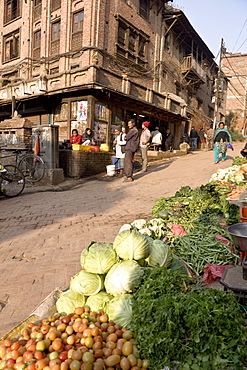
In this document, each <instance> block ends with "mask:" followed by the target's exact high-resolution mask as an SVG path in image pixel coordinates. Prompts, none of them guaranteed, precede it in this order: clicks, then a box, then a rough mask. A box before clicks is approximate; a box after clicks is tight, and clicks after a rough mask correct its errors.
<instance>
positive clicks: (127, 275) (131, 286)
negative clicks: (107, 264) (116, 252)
mask: <svg viewBox="0 0 247 370" xmlns="http://www.w3.org/2000/svg"><path fill="white" fill-rule="evenodd" d="M143 274H144V271H143V269H142V267H141V266H140V265H139V264H138V263H137V262H136V261H133V260H130V261H121V262H118V263H116V264H115V265H113V266H112V268H111V269H110V271H108V273H107V275H106V277H105V289H106V291H107V293H109V294H112V295H114V296H116V295H119V294H123V293H130V292H133V291H134V290H135V289H136V288H138V287H139V285H140V283H141V280H142V276H143Z"/></svg>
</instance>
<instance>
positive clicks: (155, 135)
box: [151, 126, 162, 150]
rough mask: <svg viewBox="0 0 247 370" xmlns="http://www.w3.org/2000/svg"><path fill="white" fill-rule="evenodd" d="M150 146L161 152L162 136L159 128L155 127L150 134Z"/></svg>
mask: <svg viewBox="0 0 247 370" xmlns="http://www.w3.org/2000/svg"><path fill="white" fill-rule="evenodd" d="M151 136H152V145H154V146H156V150H161V144H162V134H161V132H160V131H159V127H158V126H156V127H155V130H154V131H152V132H151Z"/></svg>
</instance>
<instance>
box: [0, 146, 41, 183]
mask: <svg viewBox="0 0 247 370" xmlns="http://www.w3.org/2000/svg"><path fill="white" fill-rule="evenodd" d="M0 151H2V152H3V151H4V152H11V153H10V154H4V155H1V157H0V158H1V159H4V158H10V157H14V158H15V162H14V163H15V166H16V167H18V168H19V169H20V170H21V171H22V173H23V174H24V176H25V179H26V181H27V182H30V183H34V182H38V181H40V180H41V179H42V178H43V177H44V173H45V164H44V161H43V159H42V158H41V157H40V156H38V155H36V154H33V153H24V154H22V152H26V151H27V149H13V148H0Z"/></svg>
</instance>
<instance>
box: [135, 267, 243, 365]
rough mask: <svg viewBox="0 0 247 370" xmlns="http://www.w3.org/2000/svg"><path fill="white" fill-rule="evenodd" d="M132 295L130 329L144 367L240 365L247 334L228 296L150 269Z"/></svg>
mask: <svg viewBox="0 0 247 370" xmlns="http://www.w3.org/2000/svg"><path fill="white" fill-rule="evenodd" d="M133 296H134V302H133V309H132V310H133V313H132V321H131V329H132V330H133V331H134V335H135V340H136V342H137V345H138V347H139V349H140V354H141V357H143V358H149V360H150V365H149V368H150V370H158V369H163V368H164V367H165V366H169V368H170V369H183V370H192V369H198V370H212V369H213V370H216V369H217V370H219V369H229V368H231V369H236V370H237V369H244V365H243V363H242V360H244V359H246V358H247V349H246V341H247V333H246V330H245V328H244V326H243V324H244V320H243V315H242V314H241V312H240V310H239V304H238V302H237V300H236V298H235V297H234V295H233V294H230V293H227V292H224V291H220V290H214V289H202V288H201V287H200V286H198V285H196V280H195V279H192V278H189V277H185V276H183V277H182V276H180V275H179V272H178V271H172V270H166V269H165V268H154V269H146V270H145V279H144V282H143V284H142V286H141V287H140V288H139V289H138V291H136V292H135V293H134V294H133ZM174 362H176V363H174Z"/></svg>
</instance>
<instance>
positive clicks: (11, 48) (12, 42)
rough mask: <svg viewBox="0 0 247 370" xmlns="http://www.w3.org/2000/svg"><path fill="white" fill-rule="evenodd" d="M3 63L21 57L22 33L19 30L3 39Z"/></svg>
mask: <svg viewBox="0 0 247 370" xmlns="http://www.w3.org/2000/svg"><path fill="white" fill-rule="evenodd" d="M3 48H4V50H3V62H8V61H9V60H12V59H15V58H18V57H19V56H20V32H19V29H18V30H16V31H14V32H11V33H9V34H8V35H6V36H4V37H3Z"/></svg>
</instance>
